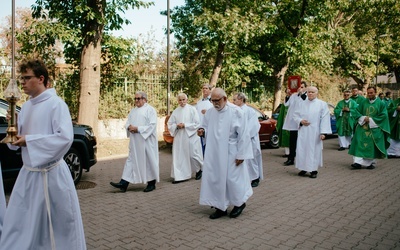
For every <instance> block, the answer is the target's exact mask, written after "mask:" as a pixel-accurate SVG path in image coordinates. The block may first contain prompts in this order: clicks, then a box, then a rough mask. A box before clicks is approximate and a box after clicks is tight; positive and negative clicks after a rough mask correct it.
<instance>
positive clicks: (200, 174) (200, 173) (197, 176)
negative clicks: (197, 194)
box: [196, 170, 203, 180]
mask: <svg viewBox="0 0 400 250" xmlns="http://www.w3.org/2000/svg"><path fill="white" fill-rule="evenodd" d="M202 175H203V171H201V170H199V171H198V172H197V173H196V180H200V179H201V176H202Z"/></svg>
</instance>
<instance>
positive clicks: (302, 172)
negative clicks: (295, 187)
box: [297, 170, 307, 176]
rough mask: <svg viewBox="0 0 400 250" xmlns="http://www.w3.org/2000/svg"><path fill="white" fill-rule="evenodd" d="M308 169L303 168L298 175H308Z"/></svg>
mask: <svg viewBox="0 0 400 250" xmlns="http://www.w3.org/2000/svg"><path fill="white" fill-rule="evenodd" d="M306 174H307V171H304V170H301V171H300V172H299V173H298V174H297V175H298V176H306Z"/></svg>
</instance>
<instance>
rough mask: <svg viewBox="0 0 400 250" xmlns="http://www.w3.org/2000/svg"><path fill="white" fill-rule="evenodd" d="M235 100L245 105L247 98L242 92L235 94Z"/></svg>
mask: <svg viewBox="0 0 400 250" xmlns="http://www.w3.org/2000/svg"><path fill="white" fill-rule="evenodd" d="M236 96H237V99H239V100H242V101H243V103H246V100H247V97H246V95H245V94H244V93H243V92H239V93H237V94H236Z"/></svg>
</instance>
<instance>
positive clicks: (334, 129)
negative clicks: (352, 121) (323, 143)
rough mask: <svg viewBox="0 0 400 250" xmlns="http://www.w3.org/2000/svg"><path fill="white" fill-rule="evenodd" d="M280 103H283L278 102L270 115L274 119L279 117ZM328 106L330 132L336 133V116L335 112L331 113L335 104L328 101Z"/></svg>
mask: <svg viewBox="0 0 400 250" xmlns="http://www.w3.org/2000/svg"><path fill="white" fill-rule="evenodd" d="M281 105H283V104H282V103H281V104H279V106H278V107H277V108H276V109H275V111H274V112H273V113H272V117H273V118H274V119H276V120H278V117H279V111H280V108H281ZM328 107H329V113H330V119H331V129H332V134H336V133H337V128H336V117H335V114H334V113H333V111H334V109H335V105H333V104H330V103H328Z"/></svg>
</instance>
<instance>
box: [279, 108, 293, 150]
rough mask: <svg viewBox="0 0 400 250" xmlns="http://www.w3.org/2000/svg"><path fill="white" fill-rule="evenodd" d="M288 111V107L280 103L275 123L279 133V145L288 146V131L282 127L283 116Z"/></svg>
mask: <svg viewBox="0 0 400 250" xmlns="http://www.w3.org/2000/svg"><path fill="white" fill-rule="evenodd" d="M287 111H288V107H286V106H285V105H283V104H281V107H280V110H279V116H278V122H277V123H276V130H277V131H278V135H279V147H289V136H290V132H289V131H288V130H284V129H282V127H283V123H284V122H285V117H286V114H287Z"/></svg>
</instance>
